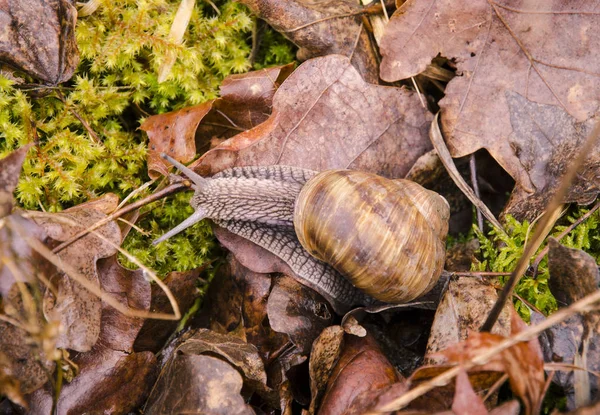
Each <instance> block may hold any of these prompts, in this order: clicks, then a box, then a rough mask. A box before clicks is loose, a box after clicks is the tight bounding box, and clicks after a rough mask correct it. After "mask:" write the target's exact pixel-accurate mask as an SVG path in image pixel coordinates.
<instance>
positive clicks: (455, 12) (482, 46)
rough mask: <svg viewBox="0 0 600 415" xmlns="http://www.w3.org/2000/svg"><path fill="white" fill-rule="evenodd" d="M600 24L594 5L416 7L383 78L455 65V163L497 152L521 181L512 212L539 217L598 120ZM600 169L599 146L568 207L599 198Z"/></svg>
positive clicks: (403, 15)
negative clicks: (445, 62)
mask: <svg viewBox="0 0 600 415" xmlns="http://www.w3.org/2000/svg"><path fill="white" fill-rule="evenodd" d="M598 24H600V17H599V16H598V14H597V13H595V12H594V6H593V5H592V4H591V3H586V2H579V3H570V2H564V1H560V0H554V1H550V2H548V1H539V0H536V1H533V2H527V3H523V2H519V1H516V0H509V1H505V2H502V3H499V2H493V1H486V0H477V1H465V2H462V3H456V2H436V1H433V0H424V1H414V0H413V1H407V2H406V3H404V4H403V6H402V7H401V8H400V9H399V10H398V11H397V12H396V13H395V14H394V16H393V17H392V19H391V21H390V24H389V25H388V27H387V30H386V33H385V35H384V38H383V40H382V44H381V51H382V55H383V61H382V64H381V76H382V78H383V79H385V80H387V81H395V80H398V79H404V78H408V77H410V76H413V75H416V74H417V73H419V72H421V71H423V70H424V69H425V67H426V66H427V65H428V64H429V63H430V61H431V59H432V58H433V57H435V56H436V55H438V54H441V55H443V56H444V57H446V58H448V59H450V60H451V62H453V63H454V64H455V65H456V68H457V72H458V74H459V75H460V76H457V77H455V78H454V79H453V80H452V81H450V83H449V84H448V86H447V88H446V91H445V93H446V96H445V98H444V99H443V100H442V101H440V107H441V109H442V128H443V133H444V136H445V137H446V140H447V144H448V147H449V149H450V151H451V153H452V156H453V157H461V156H464V155H467V154H470V153H473V152H475V151H477V150H478V149H481V148H485V149H486V150H488V151H489V152H490V153H491V155H492V156H493V157H494V158H495V159H496V160H497V161H498V163H499V164H500V165H501V166H502V167H504V169H506V170H507V171H508V172H509V173H510V175H511V176H512V177H513V178H514V179H515V181H516V188H515V190H514V193H513V195H512V198H511V201H510V203H509V206H508V207H507V208H506V210H505V212H508V213H511V214H513V215H515V216H517V217H518V218H519V219H524V218H527V219H533V218H535V217H536V216H537V215H539V214H540V213H541V211H542V210H543V207H544V205H545V202H546V199H547V198H548V197H549V196H550V195H551V194H552V193H553V191H554V189H555V188H556V186H557V184H558V180H559V178H560V177H561V175H562V174H563V173H564V171H565V170H566V166H567V165H568V164H569V162H570V159H572V158H573V157H574V155H575V154H576V151H577V148H578V147H579V145H580V143H582V142H583V140H584V139H585V137H586V134H587V133H588V132H589V131H590V130H591V124H592V119H593V117H594V116H596V115H597V113H598V110H599V106H600V101H599V99H598V96H600V78H599V77H598V74H597V68H598V67H599V66H600V53H598V51H599V50H598V45H600V35H599V34H598V32H596V31H594V30H592V29H591V28H593V27H596V26H598ZM574 27H577V28H579V29H578V30H573V28H574ZM599 166H600V149H598V148H597V149H596V150H595V151H594V152H593V153H592V154H590V155H589V158H588V160H587V162H586V163H585V165H584V168H583V169H582V170H581V173H580V175H579V177H578V178H577V180H576V182H575V183H574V185H573V186H572V188H571V190H570V192H569V195H568V196H567V201H569V202H571V201H576V202H578V203H589V202H590V201H592V200H593V199H594V198H595V197H596V195H597V194H598V192H599V191H600V189H599V187H598V183H599V180H598V177H599V174H600V173H599Z"/></svg>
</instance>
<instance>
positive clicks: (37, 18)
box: [0, 0, 79, 85]
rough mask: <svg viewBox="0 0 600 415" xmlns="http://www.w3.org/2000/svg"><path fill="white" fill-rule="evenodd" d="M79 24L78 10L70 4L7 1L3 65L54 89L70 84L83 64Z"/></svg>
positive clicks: (2, 9)
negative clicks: (74, 73)
mask: <svg viewBox="0 0 600 415" xmlns="http://www.w3.org/2000/svg"><path fill="white" fill-rule="evenodd" d="M76 21H77V10H76V9H75V6H74V5H73V2H72V1H70V0H49V1H47V0H27V1H20V0H3V1H2V2H0V27H1V28H2V31H0V64H2V63H6V64H8V65H10V66H12V67H14V68H16V69H19V70H23V71H25V72H27V73H29V74H30V75H31V76H33V77H35V78H38V79H40V80H42V81H44V82H45V83H48V84H51V85H56V84H59V83H61V82H65V81H67V80H69V79H70V78H71V76H72V75H73V72H74V71H75V67H76V66H77V63H79V52H78V51H77V43H76V42H75V22H76ZM40 22H43V24H41V23H40Z"/></svg>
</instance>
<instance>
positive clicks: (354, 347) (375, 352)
mask: <svg viewBox="0 0 600 415" xmlns="http://www.w3.org/2000/svg"><path fill="white" fill-rule="evenodd" d="M399 380H400V378H399V375H398V373H397V372H396V370H395V369H394V366H392V364H391V363H390V362H389V361H388V360H387V358H386V357H385V355H384V354H383V353H382V351H381V349H380V348H379V346H378V345H377V342H376V341H375V339H373V337H372V336H371V335H369V334H367V335H366V336H365V337H356V336H354V335H349V334H346V335H345V336H344V345H343V348H342V353H341V355H340V358H339V360H338V362H337V364H336V365H335V367H334V369H333V371H332V373H331V376H330V378H329V381H328V383H327V390H326V391H325V395H324V396H323V400H322V403H321V406H320V408H319V414H320V415H332V414H345V413H347V412H348V411H349V410H351V409H352V410H353V411H355V412H357V411H358V413H360V412H361V411H360V410H359V408H358V406H360V407H361V408H362V409H363V410H364V409H366V408H367V407H369V406H370V404H371V403H372V402H371V399H370V398H366V399H365V397H373V396H377V395H378V394H379V393H380V392H381V390H382V389H384V388H386V387H388V386H390V385H392V384H394V383H396V382H398V381H399Z"/></svg>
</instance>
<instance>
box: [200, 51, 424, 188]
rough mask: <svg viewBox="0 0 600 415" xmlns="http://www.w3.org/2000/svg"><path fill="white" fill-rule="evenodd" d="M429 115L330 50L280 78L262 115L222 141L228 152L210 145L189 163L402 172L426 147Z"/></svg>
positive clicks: (412, 97)
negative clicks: (256, 122) (268, 112)
mask: <svg viewBox="0 0 600 415" xmlns="http://www.w3.org/2000/svg"><path fill="white" fill-rule="evenodd" d="M430 120H431V115H430V114H429V113H428V112H427V111H426V110H425V109H423V108H422V107H421V104H420V102H419V99H418V98H417V96H416V94H414V93H412V92H410V91H408V90H406V89H401V88H395V87H384V86H378V85H371V84H368V83H366V82H365V81H364V80H363V79H362V78H361V77H360V75H359V73H358V72H357V71H356V70H355V69H354V68H353V67H352V65H351V64H350V62H349V60H348V59H347V58H344V57H342V56H339V55H330V56H325V57H322V58H315V59H311V60H309V61H307V62H305V63H303V64H302V65H300V67H298V69H296V70H295V71H294V72H293V73H292V75H290V76H289V78H287V79H286V80H285V82H284V83H283V84H282V85H281V87H279V89H278V90H277V92H276V93H275V96H274V98H273V113H272V114H271V116H270V117H269V119H268V120H267V121H265V122H264V123H262V124H260V125H258V126H257V127H255V128H253V129H251V130H249V131H246V132H244V133H241V134H238V135H236V136H234V137H232V138H230V139H229V140H228V141H226V142H225V143H228V146H230V147H233V148H235V151H230V150H224V149H219V148H216V149H213V150H211V151H209V152H208V153H206V154H205V155H204V156H203V157H201V158H200V159H199V160H197V161H196V162H194V163H193V166H192V167H196V168H197V170H210V172H211V173H216V172H217V171H220V170H223V169H225V168H228V167H233V166H249V165H272V164H285V165H291V166H297V167H302V168H306V169H311V170H317V171H320V170H326V169H332V168H349V169H357V170H366V171H371V172H374V173H378V174H380V175H383V176H387V177H403V176H404V175H405V174H406V173H407V172H408V170H409V169H410V167H411V166H412V164H413V163H414V162H415V160H416V159H417V158H418V157H419V156H421V155H422V154H423V153H425V152H427V151H428V150H430V149H431V143H430V142H429V138H428V136H427V131H428V122H429V121H430ZM225 143H224V144H225ZM215 153H216V154H215Z"/></svg>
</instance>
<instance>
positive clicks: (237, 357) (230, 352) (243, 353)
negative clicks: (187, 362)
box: [177, 329, 278, 407]
mask: <svg viewBox="0 0 600 415" xmlns="http://www.w3.org/2000/svg"><path fill="white" fill-rule="evenodd" d="M177 352H178V354H185V355H202V354H207V355H211V356H218V357H220V358H221V359H223V360H226V361H228V362H229V363H230V364H231V365H233V366H234V367H235V368H236V369H238V370H239V371H240V372H241V373H242V374H243V378H244V384H245V385H246V386H247V387H249V388H250V389H251V390H252V391H253V392H257V393H258V394H259V395H260V396H261V397H262V398H263V399H264V400H265V401H266V402H267V403H269V404H270V405H271V406H272V407H276V406H277V405H278V401H277V399H278V397H277V393H276V392H275V391H274V390H272V389H271V388H270V387H268V386H267V374H266V372H265V368H264V364H263V362H262V360H261V358H260V356H259V355H258V351H257V349H256V347H255V346H253V345H251V344H248V343H246V342H244V341H243V340H241V339H239V338H237V337H235V336H232V335H228V334H219V333H215V332H213V331H210V330H207V329H200V330H198V331H196V332H195V333H194V334H193V335H192V336H191V337H190V338H189V339H187V340H186V341H185V342H184V343H183V344H182V345H181V346H179V347H178V348H177Z"/></svg>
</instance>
